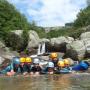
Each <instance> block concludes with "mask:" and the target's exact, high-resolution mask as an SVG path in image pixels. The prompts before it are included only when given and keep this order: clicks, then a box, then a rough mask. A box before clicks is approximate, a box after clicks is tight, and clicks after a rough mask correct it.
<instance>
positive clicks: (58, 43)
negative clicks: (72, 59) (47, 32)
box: [49, 36, 74, 52]
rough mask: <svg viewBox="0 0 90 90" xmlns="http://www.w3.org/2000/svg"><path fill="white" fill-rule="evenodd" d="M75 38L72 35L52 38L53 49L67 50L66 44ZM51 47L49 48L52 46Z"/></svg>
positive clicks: (51, 45)
mask: <svg viewBox="0 0 90 90" xmlns="http://www.w3.org/2000/svg"><path fill="white" fill-rule="evenodd" d="M73 41H74V39H73V38H72V37H64V36H62V37H58V38H52V39H51V40H50V45H49V46H50V47H51V49H50V50H51V51H59V52H66V44H68V43H71V42H73ZM50 47H49V48H50Z"/></svg>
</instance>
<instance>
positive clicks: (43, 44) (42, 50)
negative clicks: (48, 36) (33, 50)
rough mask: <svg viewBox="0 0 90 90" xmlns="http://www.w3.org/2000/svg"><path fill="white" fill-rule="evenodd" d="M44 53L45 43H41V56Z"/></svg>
mask: <svg viewBox="0 0 90 90" xmlns="http://www.w3.org/2000/svg"><path fill="white" fill-rule="evenodd" d="M44 53H45V42H44V43H42V49H41V54H44Z"/></svg>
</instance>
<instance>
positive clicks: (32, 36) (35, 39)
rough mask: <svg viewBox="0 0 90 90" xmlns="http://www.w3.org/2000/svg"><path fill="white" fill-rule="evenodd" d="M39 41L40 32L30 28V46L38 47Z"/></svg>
mask: <svg viewBox="0 0 90 90" xmlns="http://www.w3.org/2000/svg"><path fill="white" fill-rule="evenodd" d="M39 42H40V38H39V36H38V34H37V33H36V32H35V31H33V30H30V31H29V41H28V48H32V47H33V48H35V47H38V45H39Z"/></svg>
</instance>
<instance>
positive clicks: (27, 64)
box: [25, 57, 32, 74]
mask: <svg viewBox="0 0 90 90" xmlns="http://www.w3.org/2000/svg"><path fill="white" fill-rule="evenodd" d="M31 65H32V59H31V58H30V57H26V60H25V68H26V72H27V73H29V74H30V72H31Z"/></svg>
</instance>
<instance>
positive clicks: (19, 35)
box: [11, 30, 23, 37]
mask: <svg viewBox="0 0 90 90" xmlns="http://www.w3.org/2000/svg"><path fill="white" fill-rule="evenodd" d="M11 33H12V34H15V35H17V36H18V37H21V35H22V34H23V30H14V31H12V32H11Z"/></svg>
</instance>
